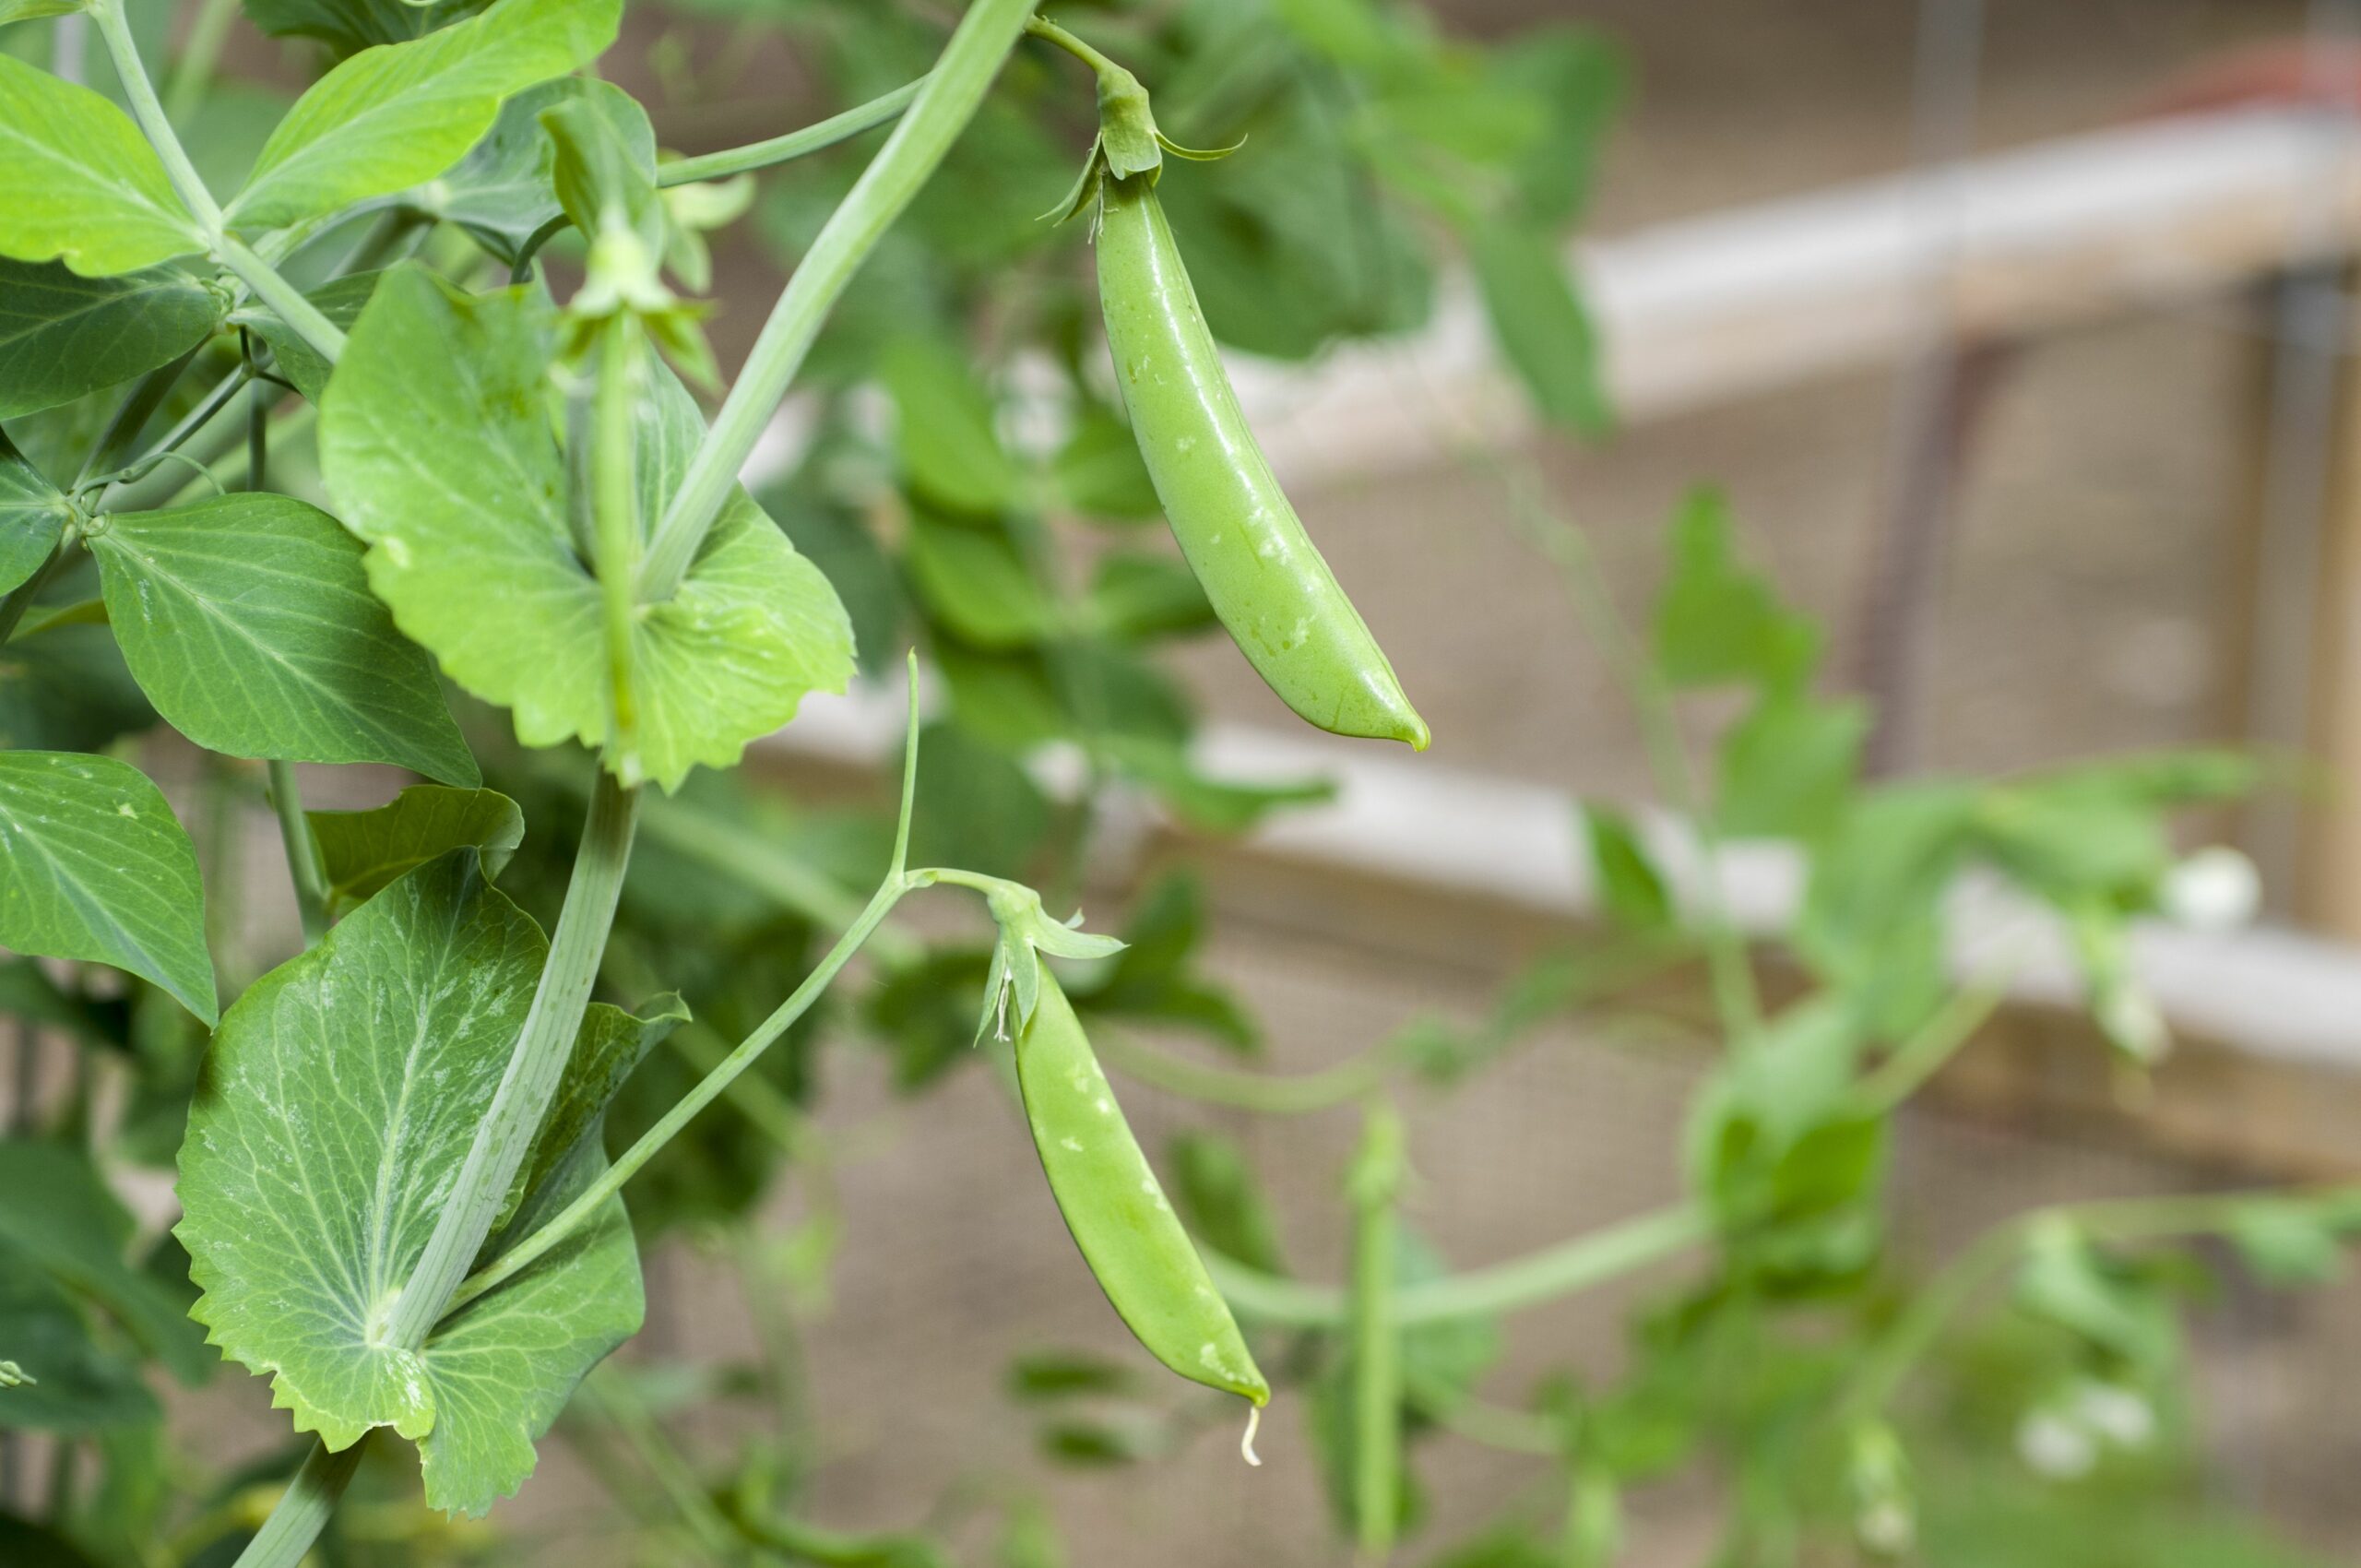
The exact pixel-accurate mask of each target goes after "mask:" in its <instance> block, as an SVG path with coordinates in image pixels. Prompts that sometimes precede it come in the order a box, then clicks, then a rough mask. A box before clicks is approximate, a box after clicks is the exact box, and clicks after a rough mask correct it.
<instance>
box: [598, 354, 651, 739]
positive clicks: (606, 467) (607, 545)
mask: <svg viewBox="0 0 2361 1568" xmlns="http://www.w3.org/2000/svg"><path fill="white" fill-rule="evenodd" d="M592 397H593V398H594V405H593V409H592V413H591V429H592V432H593V436H594V439H593V442H592V446H591V456H590V498H591V499H590V512H591V527H592V529H593V533H594V536H595V542H596V550H595V552H594V553H595V555H596V557H597V560H598V564H599V602H600V604H601V606H602V608H603V610H604V612H605V624H606V645H607V685H608V699H607V700H608V707H609V710H610V716H611V729H610V731H609V741H610V742H611V744H612V745H614V746H615V747H616V748H617V749H618V751H619V752H621V753H625V754H628V753H631V752H632V751H633V750H634V749H635V746H636V745H637V738H638V733H639V717H638V714H637V711H636V705H635V702H634V700H633V696H632V628H633V625H634V624H635V620H636V618H637V617H636V616H635V612H634V608H633V596H632V587H633V583H634V581H635V579H636V577H637V576H638V573H639V537H640V529H639V486H638V483H637V481H636V479H635V462H634V455H635V449H636V447H637V445H638V441H637V438H636V437H635V435H634V434H633V431H632V418H633V412H634V410H635V409H637V407H638V406H639V323H638V320H637V318H635V317H634V316H632V315H629V314H627V313H626V314H618V315H616V316H615V318H614V319H613V320H611V321H610V322H608V323H607V324H606V327H605V329H604V330H603V331H601V332H600V333H599V384H598V388H597V390H596V391H595V392H594V393H593V394H592Z"/></svg>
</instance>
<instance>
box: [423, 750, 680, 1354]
mask: <svg viewBox="0 0 2361 1568" xmlns="http://www.w3.org/2000/svg"><path fill="white" fill-rule="evenodd" d="M638 814H639V791H638V790H626V789H624V788H623V787H622V786H621V785H620V784H618V783H617V782H616V781H615V778H614V776H613V775H612V774H611V773H609V772H608V771H607V769H606V768H605V767H604V766H600V767H599V782H598V788H597V789H596V790H593V791H592V792H591V796H590V818H589V820H588V821H587V823H585V824H584V825H583V828H582V847H581V849H579V850H578V851H577V852H576V853H575V859H574V874H573V878H572V880H571V881H570V882H568V883H567V885H566V889H565V903H564V908H563V909H561V910H560V911H559V914H558V919H557V932H556V934H555V935H554V936H553V937H552V939H551V942H550V956H549V962H548V963H547V965H546V966H544V967H543V968H542V970H541V980H540V986H539V987H538V988H536V989H535V991H534V992H533V1004H532V1007H531V1009H530V1011H528V1013H527V1014H526V1016H525V1027H524V1029H523V1031H522V1032H521V1033H520V1034H519V1035H518V1036H517V1039H516V1053H515V1054H514V1055H512V1056H511V1057H510V1058H509V1059H508V1071H507V1073H506V1074H505V1075H504V1076H503V1077H502V1078H501V1080H500V1087H499V1088H498V1089H497V1090H495V1091H494V1092H493V1094H492V1106H491V1109H490V1110H488V1111H485V1113H484V1119H483V1123H482V1124H481V1126H480V1127H478V1128H477V1129H476V1139H475V1143H474V1145H473V1146H471V1147H469V1150H468V1158H467V1160H466V1162H465V1163H464V1164H462V1165H461V1166H460V1167H459V1174H458V1179H457V1182H455V1183H454V1184H453V1187H452V1195H451V1201H450V1203H449V1204H448V1205H447V1206H445V1208H444V1210H443V1214H442V1217H441V1218H440V1219H438V1220H437V1221H436V1223H435V1227H434V1234H433V1236H431V1237H430V1238H428V1240H427V1243H426V1252H425V1253H424V1254H423V1255H422V1256H421V1258H420V1259H419V1262H418V1267H417V1268H416V1269H415V1270H414V1271H412V1273H411V1275H410V1277H409V1284H407V1285H405V1286H403V1287H402V1293H401V1297H400V1299H399V1300H398V1301H396V1302H395V1303H394V1308H393V1311H392V1313H390V1314H389V1315H388V1318H387V1320H386V1336H387V1337H388V1338H390V1339H391V1340H392V1341H393V1342H394V1343H396V1344H398V1345H404V1346H410V1347H415V1346H419V1345H422V1344H424V1343H425V1342H426V1336H427V1334H428V1332H429V1331H430V1330H431V1329H433V1326H434V1324H435V1323H436V1322H437V1321H438V1320H439V1319H440V1318H441V1317H442V1316H443V1313H444V1310H445V1308H446V1307H447V1306H448V1305H449V1304H450V1302H451V1299H452V1292H453V1291H455V1290H457V1289H458V1288H459V1282H460V1281H461V1280H463V1279H465V1278H466V1277H467V1274H468V1265H469V1264H472V1263H473V1262H474V1261H475V1257H476V1253H477V1252H478V1251H480V1250H481V1248H482V1246H483V1241H484V1237H485V1236H486V1235H488V1234H489V1233H490V1232H491V1229H492V1219H493V1218H494V1217H495V1216H497V1215H498V1213H499V1212H500V1203H501V1199H502V1198H503V1197H504V1195H505V1194H507V1191H508V1183H509V1182H510V1181H511V1180H513V1179H514V1178H515V1176H516V1170H517V1167H518V1166H520V1165H522V1164H523V1163H524V1160H525V1156H526V1154H527V1152H528V1150H529V1149H530V1148H531V1146H532V1142H533V1134H534V1133H535V1132H536V1131H538V1130H539V1129H540V1124H541V1118H542V1117H543V1116H544V1115H545V1114H547V1112H548V1111H549V1105H550V1099H551V1097H552V1096H553V1095H554V1094H555V1093H556V1092H557V1086H558V1081H559V1079H560V1078H561V1077H563V1076H564V1073H565V1063H566V1059H567V1058H568V1057H569V1056H571V1055H572V1054H573V1051H574V1040H575V1035H576V1034H577V1033H578V1032H579V1031H580V1029H581V1028H582V1014H583V1010H584V1009H585V1008H586V1007H587V1006H588V1005H589V1004H590V987H591V984H592V982H593V981H595V980H597V979H598V976H599V958H600V957H601V956H603V955H604V953H605V951H606V946H607V932H608V931H609V930H610V929H611V927H612V926H613V924H614V920H615V900H616V898H617V897H619V896H620V895H621V894H622V892H623V870H624V868H625V866H626V865H627V864H628V863H629V862H630V860H631V842H632V830H633V828H634V826H635V825H636V823H637V820H638ZM511 1255H514V1254H511Z"/></svg>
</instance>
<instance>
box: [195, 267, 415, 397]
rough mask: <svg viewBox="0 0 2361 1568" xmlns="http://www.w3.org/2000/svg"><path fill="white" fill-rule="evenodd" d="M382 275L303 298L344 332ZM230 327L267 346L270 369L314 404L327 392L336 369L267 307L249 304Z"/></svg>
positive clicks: (349, 280) (338, 282) (337, 283)
mask: <svg viewBox="0 0 2361 1568" xmlns="http://www.w3.org/2000/svg"><path fill="white" fill-rule="evenodd" d="M383 277H385V274H384V273H383V272H355V273H350V274H349V275H347V276H345V277H342V278H338V279H335V280H334V281H332V282H328V283H323V284H321V285H320V286H319V287H318V288H316V289H314V290H311V291H308V292H307V293H305V294H304V296H303V297H304V298H305V299H307V300H309V301H311V302H312V304H313V306H314V308H316V309H317V310H318V311H319V313H320V314H321V315H324V316H326V317H327V318H328V320H329V321H331V322H333V323H334V324H335V325H337V326H338V327H342V328H343V329H344V330H345V331H347V332H350V331H351V330H352V324H353V323H354V322H356V321H358V320H360V319H361V312H362V309H363V308H364V307H365V306H366V305H367V304H368V303H369V297H370V296H371V295H372V294H374V293H375V292H376V291H377V281H378V279H381V278H383ZM230 320H231V323H232V324H234V325H236V326H239V327H244V328H245V329H246V330H247V331H249V332H251V333H253V334H254V335H255V337H257V338H259V339H262V340H263V341H264V342H266V343H267V344H269V345H270V355H271V362H272V367H273V368H274V369H276V370H277V371H278V372H279V374H281V375H283V376H285V377H286V378H287V379H288V380H290V381H291V382H293V383H294V384H295V389H296V390H297V391H299V392H301V393H303V396H304V397H306V398H310V399H311V400H312V401H313V402H314V403H316V402H318V401H319V400H320V398H321V395H322V394H324V393H325V392H326V391H327V386H328V373H329V372H330V371H332V370H334V369H335V368H336V367H335V366H333V365H331V364H329V363H328V362H327V361H326V360H325V359H323V358H321V357H320V351H319V350H317V349H314V348H313V347H312V345H311V344H309V343H307V342H305V341H304V340H303V334H302V333H300V332H298V331H296V330H295V329H294V328H293V327H290V326H288V325H287V323H286V321H285V319H284V318H282V317H281V316H280V315H279V313H278V312H277V311H275V310H272V309H270V308H269V307H267V306H266V305H260V304H250V305H247V306H246V307H245V308H243V309H242V310H239V311H237V312H235V313H233V314H232V315H231V317H230Z"/></svg>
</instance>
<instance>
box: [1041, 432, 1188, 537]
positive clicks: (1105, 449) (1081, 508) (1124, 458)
mask: <svg viewBox="0 0 2361 1568" xmlns="http://www.w3.org/2000/svg"><path fill="white" fill-rule="evenodd" d="M1050 474H1051V477H1052V478H1054V479H1055V480H1056V481H1057V485H1058V493H1059V494H1061V495H1062V496H1063V497H1064V498H1065V503H1066V505H1069V506H1071V507H1073V508H1074V510H1075V511H1077V512H1080V513H1082V514H1083V515H1084V516H1086V517H1105V518H1112V519H1115V520H1118V521H1121V522H1140V521H1145V520H1147V519H1150V518H1155V517H1162V516H1163V515H1164V503H1163V502H1161V501H1159V500H1157V494H1156V481H1153V480H1151V479H1150V478H1149V477H1148V472H1147V464H1146V463H1145V462H1144V461H1142V460H1141V458H1140V445H1139V443H1138V442H1137V441H1135V440H1133V437H1132V427H1131V426H1130V425H1128V424H1125V423H1124V422H1123V421H1122V417H1121V415H1119V414H1117V413H1116V412H1115V411H1114V410H1110V409H1109V408H1108V407H1106V405H1104V404H1102V403H1089V404H1086V405H1085V406H1084V407H1083V409H1082V411H1081V413H1080V414H1079V415H1078V416H1077V417H1076V418H1075V420H1074V434H1072V435H1071V436H1069V437H1067V439H1066V444H1065V445H1064V446H1063V447H1062V448H1060V449H1059V452H1058V456H1057V459H1056V461H1055V463H1054V464H1053V465H1052V467H1051V469H1050Z"/></svg>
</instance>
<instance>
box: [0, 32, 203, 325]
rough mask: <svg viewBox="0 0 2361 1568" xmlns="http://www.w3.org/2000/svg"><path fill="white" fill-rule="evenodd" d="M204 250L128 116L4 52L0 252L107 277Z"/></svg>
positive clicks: (0, 67)
mask: <svg viewBox="0 0 2361 1568" xmlns="http://www.w3.org/2000/svg"><path fill="white" fill-rule="evenodd" d="M204 248H205V236H204V234H203V233H202V232H200V231H199V230H198V228H197V226H196V220H195V219H194V218H191V217H190V216H189V215H188V212H187V210H186V209H185V208H183V207H182V206H181V200H180V197H179V196H177V195H176V194H174V192H173V190H172V180H171V179H170V178H169V177H168V176H167V175H166V174H165V172H164V165H163V162H162V160H160V159H159V158H157V156H156V151H155V148H151V147H149V146H148V138H147V137H143V136H141V135H140V134H139V127H138V126H136V125H133V124H132V123H131V116H129V115H128V114H125V113H124V112H123V111H122V110H120V109H118V108H116V107H115V106H114V105H113V104H112V103H110V102H108V101H106V100H105V99H104V98H103V97H101V95H99V94H98V93H95V92H92V91H91V90H90V89H89V88H86V87H82V86H79V85H77V84H76V83H73V82H67V81H61V80H59V79H58V78H57V77H53V76H51V75H50V74H49V73H48V72H46V71H37V70H35V69H34V68H33V67H32V66H30V65H26V64H25V63H24V62H23V61H21V60H18V59H17V58H16V57H15V56H14V55H10V54H6V53H0V255H9V256H14V257H16V258H17V259H18V260H19V261H48V260H50V259H51V258H52V257H57V258H60V259H62V260H64V262H65V265H66V266H68V267H72V268H73V269H74V270H75V271H77V272H78V273H80V274H82V275H83V276H84V277H86V278H103V277H106V276H108V275H109V274H111V273H117V272H136V271H137V270H138V269H139V268H141V267H152V266H154V265H155V264H156V263H157V262H160V261H170V260H171V259H172V257H174V256H176V255H188V254H189V253H190V252H192V251H200V250H203V249H204Z"/></svg>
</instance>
